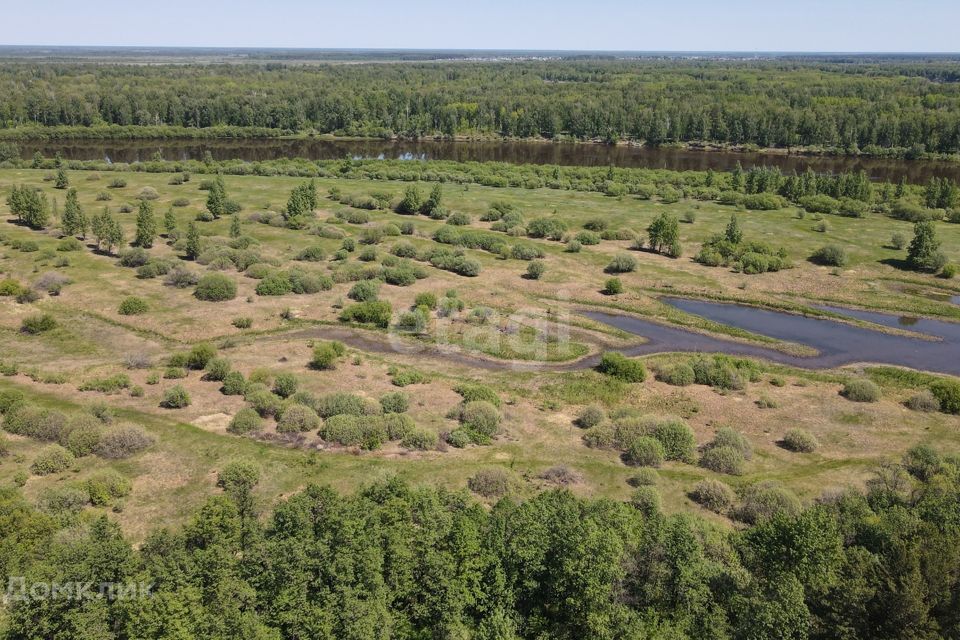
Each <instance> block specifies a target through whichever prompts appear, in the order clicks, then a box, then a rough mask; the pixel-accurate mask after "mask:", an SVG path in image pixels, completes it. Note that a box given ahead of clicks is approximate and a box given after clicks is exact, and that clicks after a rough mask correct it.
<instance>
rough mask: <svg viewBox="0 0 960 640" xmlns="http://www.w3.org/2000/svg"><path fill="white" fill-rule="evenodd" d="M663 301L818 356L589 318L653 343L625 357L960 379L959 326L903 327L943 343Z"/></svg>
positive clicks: (859, 314) (873, 317)
mask: <svg viewBox="0 0 960 640" xmlns="http://www.w3.org/2000/svg"><path fill="white" fill-rule="evenodd" d="M663 301H664V302H666V303H667V304H670V305H671V306H673V307H675V308H677V309H680V310H682V311H685V312H687V313H690V314H693V315H697V316H701V317H703V318H707V319H708V320H712V321H714V322H719V323H721V324H725V325H728V326H731V327H737V328H739V329H743V330H745V331H750V332H752V333H757V334H760V335H765V336H769V337H771V338H776V339H778V340H785V341H789V342H794V343H797V344H802V345H805V346H809V347H812V348H814V349H816V350H817V352H818V354H817V355H815V356H794V355H790V354H786V353H783V352H780V351H777V350H775V349H770V348H765V347H762V346H756V345H747V344H741V343H738V342H735V341H733V340H725V339H723V338H716V337H712V336H705V335H702V334H698V333H694V332H691V331H684V330H683V329H679V328H675V327H667V326H664V325H660V324H657V323H655V322H650V321H646V320H642V319H639V318H634V317H632V316H627V315H622V314H612V313H603V312H594V311H591V312H587V313H585V315H587V316H588V317H590V318H592V319H594V320H598V321H600V322H604V323H606V324H609V325H612V326H614V327H617V328H618V329H622V330H624V331H627V332H630V333H633V334H636V335H641V336H644V337H646V338H647V339H648V342H646V343H645V344H643V345H640V346H638V347H633V348H631V349H629V350H626V351H624V353H626V354H627V355H645V354H651V353H660V352H668V351H684V352H691V351H692V352H720V353H727V354H730V355H738V356H748V357H757V358H763V359H766V360H770V361H773V362H778V363H781V364H788V365H791V366H797V367H803V368H808V369H827V368H832V367H838V366H842V365H846V364H851V363H857V362H865V363H866V362H869V363H877V364H890V365H899V366H905V367H910V368H913V369H918V370H922V371H934V372H938V373H949V374H953V375H960V324H953V323H949V322H942V321H939V320H922V319H921V320H918V321H917V322H916V323H915V324H913V325H912V326H909V327H904V328H909V329H910V330H911V331H915V332H918V333H924V334H928V335H930V336H932V337H934V338H938V340H923V339H920V338H914V337H909V336H902V335H892V334H887V333H882V332H880V331H874V330H871V329H867V328H863V327H856V326H852V325H848V324H844V323H842V322H837V321H834V320H827V319H821V318H809V317H804V316H799V315H794V314H789V313H783V312H778V311H770V310H767V309H758V308H756V307H749V306H745V305H738V304H725V303H719V302H707V301H703V300H691V299H686V298H665V299H664V300H663ZM829 310H830V311H833V312H835V313H839V314H844V315H847V316H849V317H851V318H860V319H862V320H868V321H870V322H875V323H877V324H882V325H885V326H892V327H903V325H902V324H901V323H900V321H899V319H898V317H897V316H895V315H888V314H881V313H875V312H866V311H859V310H853V309H842V308H837V307H830V308H829Z"/></svg>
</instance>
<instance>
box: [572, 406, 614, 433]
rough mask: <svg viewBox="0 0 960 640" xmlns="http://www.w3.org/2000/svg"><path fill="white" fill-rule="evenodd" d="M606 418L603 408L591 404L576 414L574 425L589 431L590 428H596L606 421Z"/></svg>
mask: <svg viewBox="0 0 960 640" xmlns="http://www.w3.org/2000/svg"><path fill="white" fill-rule="evenodd" d="M606 418H607V416H606V413H604V411H603V408H601V407H600V406H599V405H595V404H592V405H590V406H587V407H584V408H583V409H581V410H580V413H578V414H577V419H576V424H577V426H578V427H582V428H584V429H589V428H590V427H595V426H597V425H598V424H600V423H601V422H603V421H604V420H606Z"/></svg>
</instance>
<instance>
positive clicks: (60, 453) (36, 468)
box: [30, 444, 74, 476]
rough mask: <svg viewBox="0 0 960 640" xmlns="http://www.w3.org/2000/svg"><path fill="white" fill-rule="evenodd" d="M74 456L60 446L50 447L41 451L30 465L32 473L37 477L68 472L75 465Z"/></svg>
mask: <svg viewBox="0 0 960 640" xmlns="http://www.w3.org/2000/svg"><path fill="white" fill-rule="evenodd" d="M73 460H74V458H73V454H72V453H70V452H69V451H67V450H66V449H64V448H63V447H61V446H60V445H58V444H53V445H50V446H49V447H47V448H45V449H43V450H42V451H40V453H38V454H37V457H36V458H34V460H33V463H32V464H31V465H30V471H31V472H32V473H33V474H34V475H37V476H46V475H50V474H51V473H60V472H61V471H66V470H67V469H69V468H70V465H72V464H73Z"/></svg>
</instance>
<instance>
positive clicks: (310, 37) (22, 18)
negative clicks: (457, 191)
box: [0, 0, 960, 52]
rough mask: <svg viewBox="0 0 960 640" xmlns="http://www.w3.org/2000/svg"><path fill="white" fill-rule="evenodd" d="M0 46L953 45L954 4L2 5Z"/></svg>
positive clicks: (850, 0) (248, 1) (54, 1)
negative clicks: (3, 7) (4, 6)
mask: <svg viewBox="0 0 960 640" xmlns="http://www.w3.org/2000/svg"><path fill="white" fill-rule="evenodd" d="M3 22H4V25H3V28H2V30H0V44H60V45H150V46H160V45H171V46H224V47H229V46H251V47H270V46H274V47H324V48H326V47H334V48H352V47H366V48H415V49H425V48H478V49H579V50H588V49H593V50H596V49H602V50H647V51H649V50H655V51H924V52H956V51H958V50H960V38H958V37H957V25H958V24H960V1H958V0H912V1H910V2H908V1H906V0H872V1H869V2H868V1H866V0H856V1H854V0H832V1H828V0H807V1H804V2H796V1H795V2H789V3H786V2H771V1H769V0H767V1H765V2H760V1H758V0H727V1H721V0H713V1H708V0H673V1H664V0H658V1H656V2H651V1H647V0H633V1H628V0H580V1H573V0H472V1H470V2H462V1H461V2H456V1H455V0H454V1H447V2H443V1H439V0H423V1H418V0H407V1H404V0H394V1H391V2H384V1H373V0H338V1H337V2H329V1H325V0H314V1H310V0H272V1H269V2H264V1H263V0H230V1H223V0H218V1H212V2H211V1H203V0H194V1H187V0H164V1H162V2H149V3H147V2H136V1H130V0H122V1H120V0H103V1H99V2H92V3H88V2H77V1H76V0H43V1H37V2H30V1H28V0H19V1H16V0H11V2H10V3H9V4H8V5H7V7H6V8H5V9H4V12H3Z"/></svg>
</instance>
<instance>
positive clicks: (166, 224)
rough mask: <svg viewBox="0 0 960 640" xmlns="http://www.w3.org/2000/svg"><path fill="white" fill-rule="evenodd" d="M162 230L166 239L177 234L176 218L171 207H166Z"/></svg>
mask: <svg viewBox="0 0 960 640" xmlns="http://www.w3.org/2000/svg"><path fill="white" fill-rule="evenodd" d="M163 230H164V231H165V232H166V234H167V237H168V238H172V237H173V236H174V235H175V234H176V233H177V216H176V214H174V213H173V207H168V208H167V210H166V211H165V212H164V214H163Z"/></svg>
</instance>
